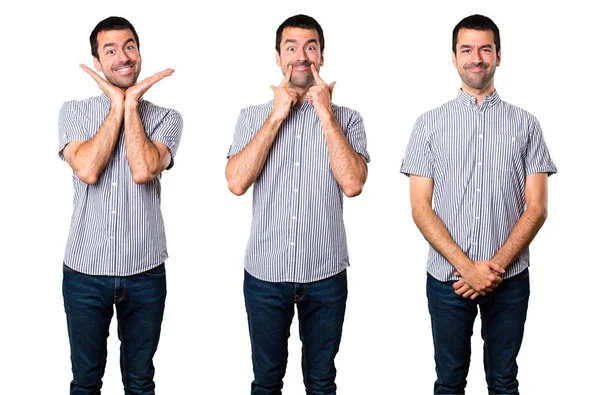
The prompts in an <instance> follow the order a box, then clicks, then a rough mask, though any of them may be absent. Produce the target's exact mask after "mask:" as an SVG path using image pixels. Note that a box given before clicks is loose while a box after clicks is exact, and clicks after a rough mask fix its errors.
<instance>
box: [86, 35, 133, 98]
mask: <svg viewBox="0 0 600 395" xmlns="http://www.w3.org/2000/svg"><path fill="white" fill-rule="evenodd" d="M97 38H98V58H99V59H96V58H94V65H95V66H96V70H98V71H99V72H100V71H101V72H102V73H103V74H104V77H105V78H106V79H107V81H108V82H110V83H111V84H113V85H115V86H117V87H119V88H121V89H127V88H129V87H130V86H133V85H135V83H136V81H137V78H138V76H139V75H140V71H141V70H142V58H141V57H140V52H139V51H138V45H137V43H136V42H135V37H134V36H133V33H132V32H131V30H129V29H125V30H106V31H102V32H100V33H98V37H97Z"/></svg>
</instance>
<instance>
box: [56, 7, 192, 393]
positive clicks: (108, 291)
mask: <svg viewBox="0 0 600 395" xmlns="http://www.w3.org/2000/svg"><path fill="white" fill-rule="evenodd" d="M90 44H91V48H92V55H93V56H94V65H95V67H96V69H97V70H98V72H102V73H103V74H104V77H105V78H106V79H104V78H102V77H101V76H100V75H98V74H97V73H96V72H94V71H93V70H91V69H90V68H88V67H86V66H84V65H81V67H82V69H83V70H85V71H86V72H87V73H88V74H90V75H91V77H92V78H93V79H94V81H96V83H97V84H98V86H99V87H100V89H101V91H102V95H100V96H96V97H92V98H89V99H86V100H81V101H69V102H66V103H64V104H63V106H62V108H61V110H60V117H59V155H60V157H61V158H62V159H64V160H65V161H67V163H68V164H69V165H70V166H71V168H72V169H73V185H74V189H75V194H74V195H75V198H74V202H73V215H72V220H71V228H70V232H69V238H68V241H67V248H66V251H65V258H64V265H63V297H64V305H65V312H66V315H67V326H68V332H69V342H70V345H71V363H72V370H73V381H72V382H71V392H70V393H71V394H72V395H80V394H81V395H83V394H99V393H100V390H101V388H102V376H103V375H104V368H105V365H106V355H107V350H106V343H107V337H108V330H109V326H110V321H111V318H112V315H113V306H115V307H116V312H117V320H118V324H119V325H118V337H119V339H120V341H121V358H120V360H121V374H122V380H123V386H124V389H125V393H126V394H140V395H141V394H144V395H146V394H154V387H155V385H154V381H153V378H154V366H153V363H152V359H153V356H154V353H155V351H156V349H157V346H158V341H159V337H160V328H161V323H162V318H163V312H164V306H165V298H166V277H165V266H164V261H165V259H166V258H167V249H166V240H165V231H164V224H163V220H162V214H161V210H160V175H161V172H162V171H163V170H165V169H169V168H170V167H172V166H173V158H174V157H175V153H176V151H177V147H178V145H179V141H180V138H181V131H182V126H183V124H182V119H181V116H180V115H179V113H178V112H177V111H175V110H171V109H168V108H163V107H158V106H156V105H154V104H152V103H150V102H148V101H146V100H144V99H143V98H142V95H143V94H144V93H145V92H146V91H147V90H148V89H150V88H151V87H152V86H153V85H154V84H155V83H157V82H158V81H160V80H161V79H163V78H164V77H167V76H170V75H171V74H172V73H173V70H172V69H167V70H164V71H162V72H160V73H157V74H155V75H153V76H151V77H149V78H146V79H144V80H143V81H141V82H139V83H136V81H137V78H138V75H139V73H140V71H141V65H142V59H141V56H140V53H139V38H138V36H137V33H136V31H135V29H134V27H133V26H132V25H131V23H129V21H127V20H126V19H124V18H120V17H109V18H107V19H105V20H103V21H101V22H100V23H99V24H98V25H97V26H96V27H95V29H94V30H93V31H92V34H91V35H90Z"/></svg>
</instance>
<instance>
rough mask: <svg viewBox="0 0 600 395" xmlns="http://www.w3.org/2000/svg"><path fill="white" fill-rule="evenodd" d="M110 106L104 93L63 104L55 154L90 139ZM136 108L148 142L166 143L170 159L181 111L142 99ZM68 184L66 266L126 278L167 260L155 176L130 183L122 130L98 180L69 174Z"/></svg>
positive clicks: (177, 142)
mask: <svg viewBox="0 0 600 395" xmlns="http://www.w3.org/2000/svg"><path fill="white" fill-rule="evenodd" d="M109 110H110V101H109V99H108V98H107V97H106V96H105V95H101V96H97V97H93V98H90V99H87V100H82V101H69V102H66V103H64V104H63V106H62V108H61V110H60V114H59V122H58V130H59V147H58V152H59V156H60V158H61V159H63V160H64V156H63V153H62V151H63V149H64V147H65V146H66V145H67V144H68V143H70V142H72V141H76V140H89V139H91V138H92V137H93V136H94V135H95V134H96V132H97V131H98V129H99V128H100V126H101V125H102V123H103V122H104V120H105V118H106V116H107V115H108V112H109ZM139 112H140V117H141V120H142V124H143V126H144V130H145V131H146V133H147V134H148V137H149V138H150V140H153V141H159V142H161V143H163V144H165V145H166V146H167V147H168V148H169V150H170V152H171V156H172V158H174V157H175V154H176V152H177V147H178V145H179V141H180V138H181V132H182V128H183V121H182V118H181V115H179V113H178V112H177V111H175V110H171V109H167V108H162V107H158V106H155V105H154V104H152V103H150V102H148V101H145V100H142V101H140V104H139ZM172 165H173V163H171V166H172ZM73 187H74V197H73V214H72V217H71V228H70V231H69V237H68V240H67V247H66V251H65V258H64V263H65V264H66V265H67V266H69V267H70V268H72V269H73V270H76V271H78V272H81V273H85V274H90V275H103V276H129V275H133V274H137V273H141V272H144V271H147V270H150V269H152V268H153V267H155V266H158V265H160V264H161V263H162V262H163V261H164V260H165V259H166V258H167V247H166V240H165V230H164V224H163V219H162V214H161V210H160V175H158V176H157V177H156V178H154V179H153V180H152V181H151V182H149V183H147V184H136V183H135V182H134V181H133V178H132V175H131V169H130V167H129V163H128V162H127V158H126V152H125V140H124V133H123V129H121V133H120V135H119V138H118V140H117V143H116V145H115V149H114V151H113V153H112V155H111V157H110V159H109V161H108V164H107V165H106V168H105V169H104V170H103V171H102V173H101V174H100V176H99V178H98V182H97V183H96V184H93V185H88V184H86V183H84V182H83V181H81V180H80V179H79V178H78V177H77V175H76V174H75V172H73Z"/></svg>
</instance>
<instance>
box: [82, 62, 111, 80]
mask: <svg viewBox="0 0 600 395" xmlns="http://www.w3.org/2000/svg"><path fill="white" fill-rule="evenodd" d="M79 67H81V68H82V69H83V71H85V72H86V73H88V74H89V75H91V76H92V78H93V79H94V80H95V81H96V82H97V83H99V84H100V83H102V82H103V81H105V80H104V78H102V77H100V75H99V74H98V73H96V72H95V71H94V70H92V69H90V68H89V67H87V66H86V65H84V64H80V65H79Z"/></svg>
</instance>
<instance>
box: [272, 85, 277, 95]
mask: <svg viewBox="0 0 600 395" xmlns="http://www.w3.org/2000/svg"><path fill="white" fill-rule="evenodd" d="M271 90H272V91H273V93H275V92H277V87H276V86H273V85H271Z"/></svg>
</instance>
